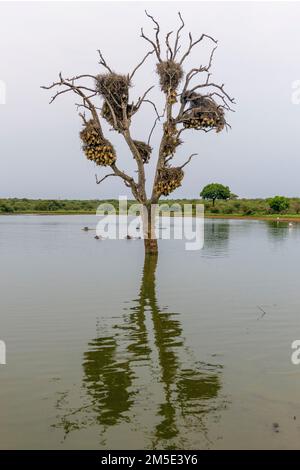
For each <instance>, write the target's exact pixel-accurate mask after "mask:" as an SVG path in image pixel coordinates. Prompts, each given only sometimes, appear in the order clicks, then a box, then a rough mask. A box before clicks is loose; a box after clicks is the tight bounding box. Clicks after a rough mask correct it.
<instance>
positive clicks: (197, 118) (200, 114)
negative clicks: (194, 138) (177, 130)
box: [182, 93, 226, 132]
mask: <svg viewBox="0 0 300 470" xmlns="http://www.w3.org/2000/svg"><path fill="white" fill-rule="evenodd" d="M191 103H192V104H191V107H190V108H189V109H187V110H186V112H185V113H184V116H183V118H182V123H183V125H184V127H186V128H192V129H204V130H209V129H216V132H221V131H222V130H223V129H224V127H225V125H226V121H225V116H224V110H223V108H222V107H221V106H219V105H218V104H217V103H216V102H215V101H214V100H213V99H212V98H210V97H208V96H202V95H200V94H196V93H194V98H193V100H191Z"/></svg>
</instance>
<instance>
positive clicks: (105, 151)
mask: <svg viewBox="0 0 300 470" xmlns="http://www.w3.org/2000/svg"><path fill="white" fill-rule="evenodd" d="M80 138H81V140H82V142H83V151H84V153H85V155H86V157H87V159H88V160H92V161H93V162H95V163H96V165H101V166H111V165H113V164H114V163H115V161H116V153H115V150H114V148H113V146H112V144H111V143H110V142H109V140H107V139H104V138H103V136H102V134H101V132H100V130H99V127H97V125H96V124H95V121H94V120H93V119H91V120H90V121H88V122H87V123H85V125H84V129H82V131H81V132H80Z"/></svg>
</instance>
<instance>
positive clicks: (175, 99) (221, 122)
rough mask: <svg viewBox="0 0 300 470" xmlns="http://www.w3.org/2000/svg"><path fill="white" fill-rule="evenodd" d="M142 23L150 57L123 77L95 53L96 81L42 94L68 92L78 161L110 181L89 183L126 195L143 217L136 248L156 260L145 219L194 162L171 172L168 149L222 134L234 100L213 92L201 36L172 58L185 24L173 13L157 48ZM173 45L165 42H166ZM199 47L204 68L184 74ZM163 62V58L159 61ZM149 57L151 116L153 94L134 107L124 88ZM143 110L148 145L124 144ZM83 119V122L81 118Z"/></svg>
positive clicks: (87, 78) (64, 83) (131, 140)
mask: <svg viewBox="0 0 300 470" xmlns="http://www.w3.org/2000/svg"><path fill="white" fill-rule="evenodd" d="M146 15H147V17H148V18H149V19H150V20H151V21H152V23H153V25H154V30H155V35H154V38H151V37H149V36H146V35H145V33H144V31H143V29H141V37H142V38H143V39H144V40H145V41H147V43H148V44H149V45H150V50H149V51H148V52H147V54H146V55H145V57H144V58H143V59H142V60H141V61H140V62H139V63H138V65H137V66H136V67H135V68H134V69H133V71H132V72H131V73H129V74H127V75H121V74H118V73H116V72H115V71H114V70H113V69H112V68H111V67H110V66H109V65H108V64H107V62H106V60H105V59H104V57H103V55H102V53H101V51H100V50H99V51H98V54H99V58H100V60H99V64H100V65H101V66H102V67H103V68H104V73H102V74H99V75H90V74H83V75H78V76H74V77H71V78H64V77H63V75H62V73H60V74H59V79H58V81H57V82H54V83H52V85H50V86H43V87H42V88H44V89H47V90H49V89H55V94H54V96H53V97H52V98H51V101H50V103H52V102H53V101H54V100H55V99H56V98H57V97H58V96H60V95H62V94H65V93H68V92H72V93H74V94H75V95H76V96H77V97H78V100H79V101H78V102H77V103H76V106H77V109H78V110H79V115H80V117H81V118H82V120H83V129H82V131H81V132H80V138H81V140H82V143H83V151H84V153H85V155H86V157H87V158H88V159H89V160H91V161H93V162H95V164H96V165H98V166H102V167H105V166H106V167H109V168H110V170H111V171H110V173H108V174H106V175H104V176H103V177H102V178H101V179H98V178H97V177H96V182H97V184H99V183H101V182H103V181H104V180H105V179H107V178H109V177H112V176H118V177H119V178H121V179H122V180H123V182H124V184H125V185H126V186H127V187H128V188H130V189H131V192H132V194H133V197H134V198H135V199H136V200H137V201H138V202H139V203H140V204H142V205H143V209H144V211H143V212H144V214H143V218H144V242H145V251H146V253H157V240H156V237H155V230H154V224H155V222H154V220H153V211H151V207H152V206H153V205H155V204H157V203H158V201H159V199H160V197H161V196H162V195H164V196H167V195H169V194H170V193H171V192H173V191H174V190H175V189H176V188H178V187H179V186H181V183H182V180H183V177H184V171H183V168H184V167H185V166H186V165H187V164H188V163H189V162H190V161H191V160H192V158H193V157H194V156H195V155H197V154H194V153H193V154H192V155H190V156H189V157H188V158H187V159H186V161H185V162H184V163H183V164H181V165H177V166H176V165H174V164H173V165H172V161H173V159H174V157H175V153H176V149H177V148H178V147H179V146H180V145H181V144H182V140H181V137H182V133H183V132H184V131H186V130H187V129H195V130H200V131H203V132H210V131H212V130H215V131H216V132H220V131H222V130H223V129H224V128H226V129H227V127H228V126H229V125H228V124H227V122H226V119H225V112H226V111H232V109H231V105H232V104H233V103H234V99H233V98H231V97H230V96H229V95H228V94H227V93H226V91H225V89H224V84H221V85H219V84H217V83H214V82H213V81H212V80H211V67H212V62H213V57H214V53H215V50H216V48H217V41H216V40H215V39H214V38H212V37H211V36H208V35H207V34H202V35H201V36H200V37H199V38H197V39H193V37H192V34H191V33H189V44H188V47H187V50H186V51H185V52H183V53H181V54H180V53H179V51H180V49H181V46H180V34H181V31H182V30H183V28H184V26H185V24H184V21H183V19H182V16H181V14H180V13H178V16H179V20H180V26H179V28H178V29H177V31H175V32H173V31H170V32H169V33H168V34H167V35H166V36H165V37H164V40H163V41H162V40H161V31H160V25H159V23H158V22H157V21H156V20H155V18H153V17H152V16H151V15H149V14H148V13H147V12H146ZM172 36H173V40H172V41H171V37H172ZM204 41H209V42H210V43H211V44H212V49H211V53H210V57H209V60H208V63H207V64H206V65H199V66H197V67H194V68H192V69H191V70H189V71H188V72H187V73H184V70H183V65H184V62H185V60H186V58H187V57H188V56H189V55H190V54H191V53H192V51H193V50H194V48H195V46H197V45H199V44H201V43H202V42H204ZM163 54H164V56H163ZM150 56H152V57H153V56H154V57H155V60H156V72H157V74H158V77H159V85H160V89H161V91H162V94H163V96H164V107H163V112H162V113H161V114H159V112H158V110H157V106H156V104H155V103H154V102H153V101H152V100H151V99H149V97H148V95H149V93H150V92H151V90H152V89H153V88H154V86H152V87H150V88H149V89H148V90H146V91H145V92H144V93H143V94H142V95H141V97H140V98H139V99H138V100H137V101H136V102H131V101H130V96H129V95H130V87H131V86H132V82H133V78H134V75H135V73H136V71H137V70H138V69H139V68H140V67H142V66H143V65H144V63H145V62H146V60H147V59H148V58H149V57H150ZM144 103H148V104H150V105H151V106H152V107H153V110H154V112H155V121H154V123H153V125H152V127H151V130H150V134H149V137H148V141H147V142H144V141H141V140H137V139H136V138H135V137H133V136H132V132H131V122H132V118H133V117H134V116H135V114H137V113H138V112H139V110H140V109H141V106H142V105H143V104H144ZM87 113H88V116H87ZM102 120H105V121H106V122H108V123H109V125H110V126H111V128H112V129H113V130H114V131H116V132H118V133H119V134H121V135H122V136H123V138H124V140H125V142H126V144H127V145H128V148H129V150H130V152H131V153H132V155H133V157H134V159H135V161H136V166H137V176H136V177H133V176H131V175H129V174H128V173H126V172H125V171H123V170H121V169H120V167H119V166H118V159H117V155H116V151H115V149H114V146H113V144H112V143H111V142H110V140H109V139H107V137H105V136H104V133H103V126H102ZM158 121H160V122H163V126H162V136H161V140H160V144H159V147H158V149H157V151H156V159H157V163H156V171H155V175H154V181H153V187H152V192H151V195H147V193H146V184H145V183H146V174H145V165H146V164H147V163H148V162H149V159H150V157H151V155H152V153H153V149H152V147H151V146H150V142H151V137H152V134H153V131H154V129H155V126H156V125H157V123H158Z"/></svg>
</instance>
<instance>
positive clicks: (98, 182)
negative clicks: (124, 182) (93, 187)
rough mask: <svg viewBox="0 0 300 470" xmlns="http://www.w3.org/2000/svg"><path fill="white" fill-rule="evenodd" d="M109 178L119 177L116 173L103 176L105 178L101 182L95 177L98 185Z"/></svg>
mask: <svg viewBox="0 0 300 470" xmlns="http://www.w3.org/2000/svg"><path fill="white" fill-rule="evenodd" d="M109 176H117V175H116V174H115V173H109V174H108V175H105V176H103V178H101V180H98V176H97V175H95V177H96V184H100V183H102V181H104V180H105V179H106V178H109Z"/></svg>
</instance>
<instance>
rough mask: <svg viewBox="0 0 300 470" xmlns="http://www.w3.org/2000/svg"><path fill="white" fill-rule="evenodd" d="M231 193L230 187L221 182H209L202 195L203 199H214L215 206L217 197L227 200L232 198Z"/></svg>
mask: <svg viewBox="0 0 300 470" xmlns="http://www.w3.org/2000/svg"><path fill="white" fill-rule="evenodd" d="M230 195H231V193H230V189H229V187H228V186H224V185H223V184H220V183H210V184H207V185H206V186H204V188H203V189H202V191H201V193H200V197H202V199H210V200H212V203H213V206H214V205H215V201H216V199H225V200H226V199H229V198H230Z"/></svg>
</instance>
